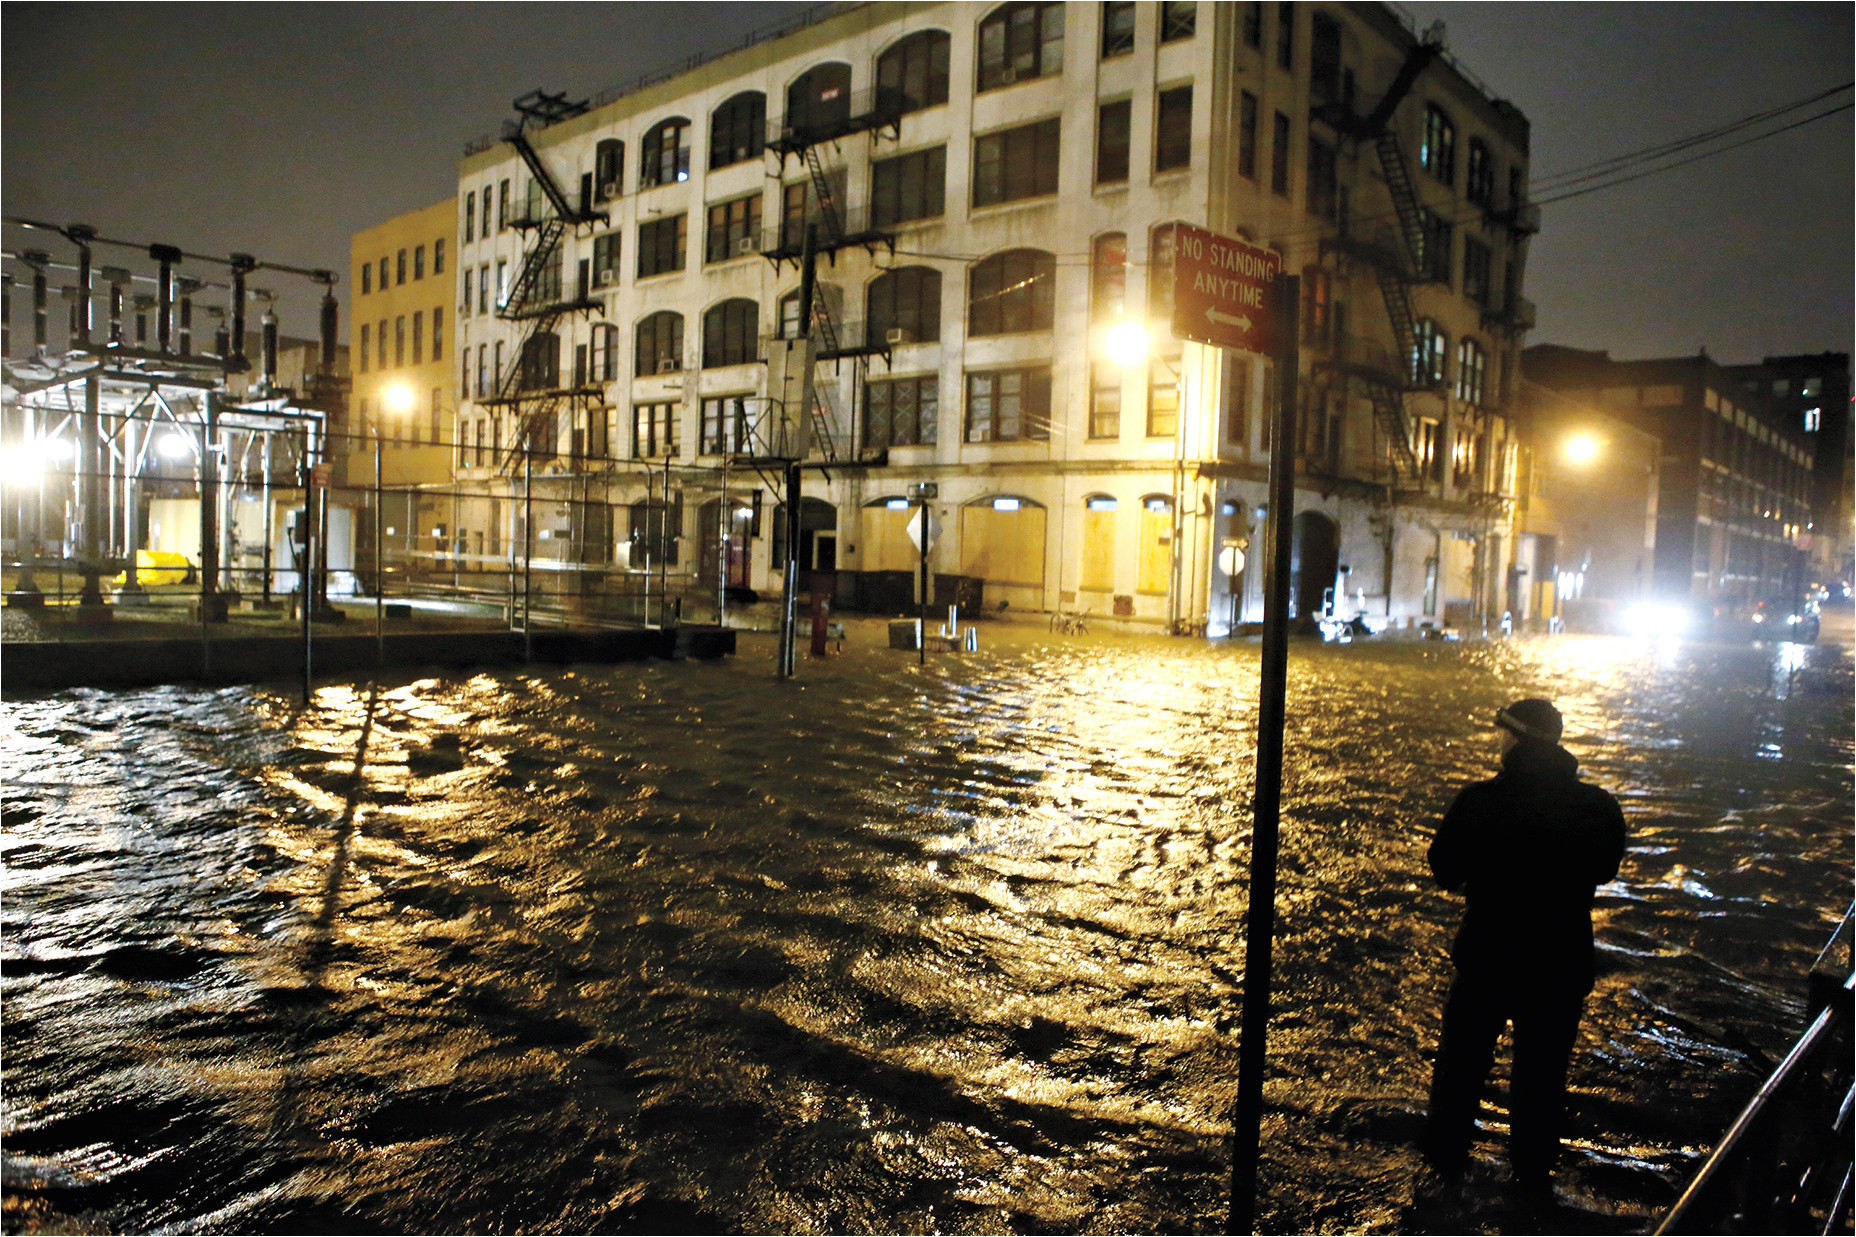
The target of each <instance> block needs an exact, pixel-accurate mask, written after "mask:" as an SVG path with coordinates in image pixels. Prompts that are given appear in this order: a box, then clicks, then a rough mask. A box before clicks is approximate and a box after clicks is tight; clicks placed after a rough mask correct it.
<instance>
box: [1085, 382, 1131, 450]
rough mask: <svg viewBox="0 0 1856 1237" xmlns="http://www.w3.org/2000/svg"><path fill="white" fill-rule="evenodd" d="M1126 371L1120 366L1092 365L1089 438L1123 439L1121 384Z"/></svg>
mask: <svg viewBox="0 0 1856 1237" xmlns="http://www.w3.org/2000/svg"><path fill="white" fill-rule="evenodd" d="M1126 372H1127V371H1126V370H1125V368H1124V367H1122V366H1120V365H1112V364H1111V365H1092V366H1090V369H1089V436H1090V437H1091V438H1119V437H1121V383H1122V379H1123V378H1124V377H1125V376H1126Z"/></svg>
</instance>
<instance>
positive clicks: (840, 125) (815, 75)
mask: <svg viewBox="0 0 1856 1237" xmlns="http://www.w3.org/2000/svg"><path fill="white" fill-rule="evenodd" d="M850 123H851V66H850V65H848V64H843V63H840V62H836V61H834V62H832V63H830V64H821V65H815V66H813V67H812V68H810V69H807V70H806V71H805V72H804V73H801V74H800V75H799V76H798V78H796V79H795V80H794V82H793V84H792V85H791V86H788V87H787V88H786V118H785V119H784V120H783V121H782V122H781V128H782V130H784V131H785V132H786V133H788V134H791V135H793V136H796V137H800V138H804V139H807V140H811V141H823V140H825V139H826V138H831V137H837V136H839V135H841V134H843V133H844V132H845V131H846V130H847V129H849V128H850Z"/></svg>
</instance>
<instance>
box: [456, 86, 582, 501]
mask: <svg viewBox="0 0 1856 1237" xmlns="http://www.w3.org/2000/svg"><path fill="white" fill-rule="evenodd" d="M514 107H515V109H516V111H517V112H519V113H520V116H519V118H518V119H516V120H513V121H505V122H504V123H503V140H504V141H505V142H508V143H509V144H510V145H511V146H513V147H515V148H516V153H517V154H519V155H521V156H522V162H523V163H525V164H527V165H528V170H529V175H530V177H532V178H533V179H532V184H533V188H532V189H531V191H530V194H529V198H528V203H529V206H528V208H527V209H525V210H524V211H523V215H522V217H521V218H518V219H515V220H512V221H511V222H512V223H513V224H514V225H515V226H516V227H517V228H519V229H520V230H521V231H522V232H523V233H524V234H525V235H526V234H532V240H531V241H530V243H529V245H528V248H527V250H526V252H525V253H524V254H523V257H522V265H521V268H520V269H519V270H518V272H517V274H516V277H515V281H514V282H513V283H512V284H511V286H510V288H509V291H508V294H507V297H506V298H505V299H503V300H502V301H501V302H500V303H499V304H498V305H497V308H496V316H497V317H498V318H500V319H502V320H503V321H505V322H512V323H519V324H521V326H520V332H521V343H520V344H519V345H518V346H517V347H516V348H515V350H514V355H513V356H512V357H511V358H510V360H509V362H508V363H507V364H506V365H505V366H504V367H503V369H502V371H501V372H500V373H498V374H497V375H496V388H495V390H494V391H493V392H492V393H491V394H490V395H488V396H486V397H484V398H483V399H482V400H481V401H480V402H481V403H484V404H487V405H490V406H493V407H497V406H500V407H504V408H507V409H508V410H509V412H510V420H511V421H512V423H513V424H514V426H515V433H514V435H513V437H512V438H511V440H510V442H509V444H508V446H507V447H506V448H504V449H503V452H502V455H501V458H500V459H499V461H498V466H499V468H500V470H501V471H502V472H503V473H505V474H508V473H511V472H515V471H518V470H519V468H520V465H521V463H522V460H523V458H524V456H525V454H526V453H530V452H533V453H536V454H538V455H540V456H541V457H543V458H548V457H552V456H554V455H556V454H558V452H559V429H560V423H561V414H562V413H568V414H579V413H581V412H586V413H589V414H591V413H593V412H594V410H596V409H602V408H603V407H604V403H605V394H604V392H603V390H602V389H601V388H600V387H599V386H598V385H597V384H594V383H592V382H591V380H590V378H589V377H588V376H586V375H575V374H573V373H572V372H571V371H570V372H569V375H568V378H567V380H566V381H565V382H564V381H563V380H562V374H561V337H560V333H559V331H558V329H557V328H558V327H559V326H560V324H561V323H562V322H563V321H564V320H565V319H567V318H568V317H569V316H571V315H573V314H579V313H603V312H604V305H603V303H602V302H601V301H599V300H598V299H596V298H595V297H593V296H592V295H591V291H590V289H589V288H588V287H587V286H586V273H585V271H584V270H582V271H581V272H580V273H579V274H578V276H577V277H576V281H575V283H574V286H573V287H572V288H571V290H570V289H569V288H568V286H567V285H566V283H565V281H564V279H563V268H564V266H565V264H566V246H565V244H564V242H565V241H566V239H567V236H568V233H569V231H570V230H572V231H573V232H574V233H575V234H578V232H579V230H580V229H582V228H585V227H590V226H591V225H593V224H596V223H604V222H605V221H606V220H607V218H608V216H607V214H606V212H605V211H601V210H594V209H593V208H592V206H591V204H590V203H587V202H584V201H583V202H581V203H580V204H579V205H578V206H576V205H574V204H573V203H570V202H569V201H568V199H567V196H566V195H565V194H564V193H562V192H561V187H560V186H559V185H558V184H557V183H555V179H554V177H553V175H552V174H551V173H550V172H549V171H548V168H547V165H546V164H544V163H543V162H542V160H541V156H540V154H539V153H537V152H536V150H535V147H534V145H533V144H531V143H530V141H529V140H528V135H529V133H530V132H532V131H534V130H538V129H544V128H546V127H548V126H549V125H552V124H555V123H557V122H559V121H562V120H567V119H570V118H572V117H574V116H578V115H580V114H581V113H583V112H585V111H586V110H587V104H586V102H585V101H584V100H583V101H581V102H578V103H570V102H568V101H567V96H566V95H565V94H554V95H551V94H545V93H543V92H542V91H539V90H536V91H531V92H530V93H528V94H526V95H523V96H522V97H521V98H519V99H517V100H515V102H514ZM537 189H538V190H539V195H537V193H536V192H535V190H537ZM576 380H577V381H578V385H576Z"/></svg>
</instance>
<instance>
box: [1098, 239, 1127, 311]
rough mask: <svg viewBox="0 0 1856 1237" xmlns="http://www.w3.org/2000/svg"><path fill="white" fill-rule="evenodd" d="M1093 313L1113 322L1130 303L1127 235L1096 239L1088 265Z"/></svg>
mask: <svg viewBox="0 0 1856 1237" xmlns="http://www.w3.org/2000/svg"><path fill="white" fill-rule="evenodd" d="M1089 288H1090V310H1091V312H1092V313H1094V315H1095V316H1096V317H1097V318H1100V319H1103V320H1104V321H1111V322H1112V321H1114V320H1115V319H1116V318H1119V317H1121V316H1122V314H1123V312H1124V311H1125V310H1126V308H1127V303H1128V235H1127V233H1125V232H1109V233H1106V234H1104V235H1102V236H1098V237H1096V243H1095V250H1094V257H1093V258H1092V259H1091V261H1090V263H1089Z"/></svg>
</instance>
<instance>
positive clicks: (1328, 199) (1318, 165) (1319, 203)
mask: <svg viewBox="0 0 1856 1237" xmlns="http://www.w3.org/2000/svg"><path fill="white" fill-rule="evenodd" d="M1339 189H1340V181H1339V178H1338V175H1337V168H1336V165H1335V158H1334V148H1333V147H1332V146H1329V145H1327V144H1326V143H1325V142H1319V141H1316V140H1315V138H1314V137H1313V136H1312V135H1311V136H1310V137H1309V139H1308V213H1309V214H1311V215H1317V216H1319V217H1320V218H1322V219H1334V218H1335V217H1336V211H1335V206H1336V202H1337V199H1338V197H1339Z"/></svg>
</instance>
